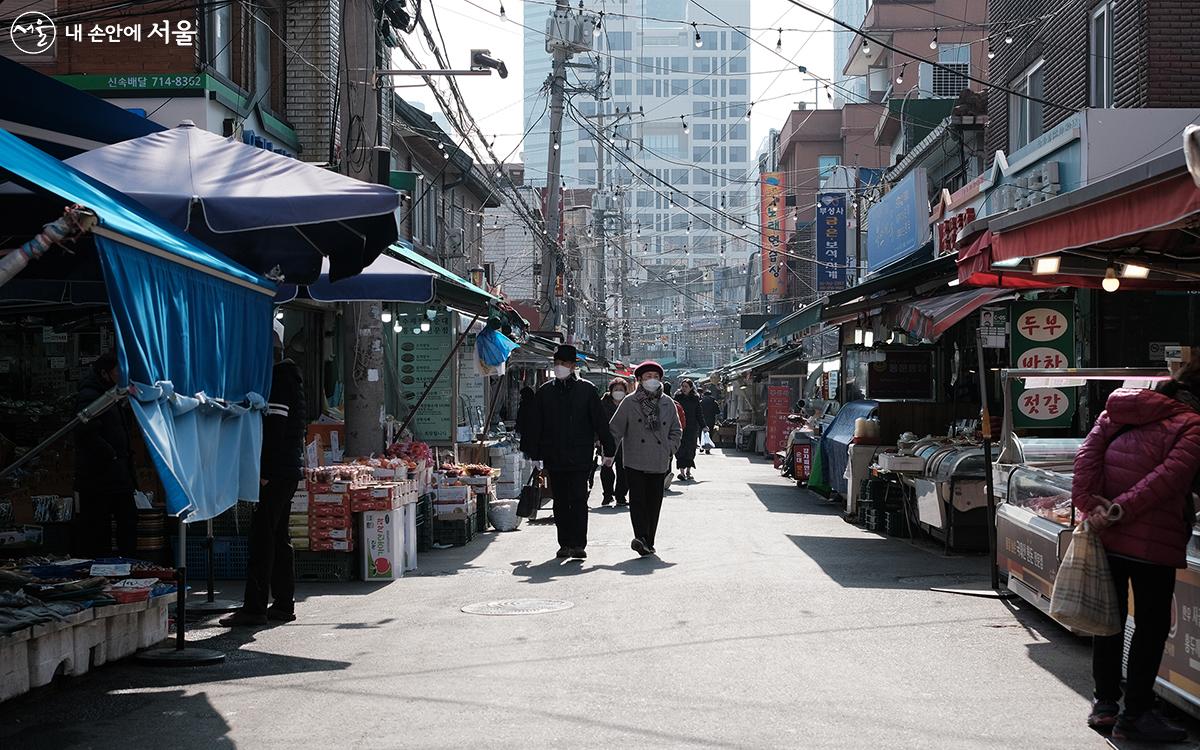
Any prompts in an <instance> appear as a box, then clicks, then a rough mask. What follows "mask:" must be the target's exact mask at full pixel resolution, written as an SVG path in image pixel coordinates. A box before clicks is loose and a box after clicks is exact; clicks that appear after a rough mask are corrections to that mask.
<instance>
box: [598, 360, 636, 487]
mask: <svg viewBox="0 0 1200 750" xmlns="http://www.w3.org/2000/svg"><path fill="white" fill-rule="evenodd" d="M628 394H629V381H627V380H625V378H613V379H612V380H610V381H609V383H608V393H606V394H604V398H602V399H600V403H601V404H602V405H603V406H604V417H605V419H606V420H608V421H610V422H611V421H612V418H613V415H615V414H616V413H617V407H618V406H620V404H621V401H622V400H624V399H625V397H626V396H627V395H628ZM599 450H600V452H601V456H603V448H600V449H599ZM622 458H623V456H622V450H621V446H619V445H618V446H617V452H616V455H615V456H613V464H612V466H607V465H606V466H604V467H603V468H601V469H600V484H601V486H602V487H603V488H604V501H603V502H602V503H601V504H602V505H612V504H613V502H616V504H617V505H618V506H622V507H623V506H625V505H628V504H629V501H628V500H627V498H628V496H629V490H628V487H629V485H628V483H627V481H626V479H625V463H624V461H622Z"/></svg>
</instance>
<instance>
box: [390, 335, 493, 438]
mask: <svg viewBox="0 0 1200 750" xmlns="http://www.w3.org/2000/svg"><path fill="white" fill-rule="evenodd" d="M479 316H480V314H479V313H475V317H474V318H471V322H470V323H469V324H468V325H467V327H466V330H464V331H463V332H462V333H461V334H459V337H458V341H455V342H454V348H453V349H451V350H450V353H449V354H447V355H446V358H445V359H444V360H442V366H441V367H439V368H438V371H437V372H436V373H434V375H433V378H432V379H431V380H430V381H429V382H428V383H426V384H425V390H424V391H423V392H422V393H421V397H420V398H419V399H417V403H416V404H414V405H413V408H411V409H409V410H408V416H406V417H405V418H404V424H402V425H400V429H399V431H398V433H399V434H400V435H403V434H404V431H405V430H407V429H408V426H409V425H410V424H412V421H413V417H415V416H416V415H417V410H418V409H420V408H421V404H423V403H425V399H426V398H427V397H428V396H429V392H430V391H432V390H433V386H435V385H437V382H438V380H440V379H441V377H442V373H443V372H445V371H446V367H447V366H448V365H449V364H450V362H451V361H453V359H454V357H455V356H456V355H457V354H458V348H459V347H460V346H462V343H463V342H464V341H466V340H467V334H468V333H470V332H471V326H473V325H475V323H476V322H477V321H478V320H479Z"/></svg>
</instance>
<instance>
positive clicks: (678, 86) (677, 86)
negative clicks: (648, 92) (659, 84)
mask: <svg viewBox="0 0 1200 750" xmlns="http://www.w3.org/2000/svg"><path fill="white" fill-rule="evenodd" d="M687 90H688V82H687V81H686V80H684V79H682V78H672V79H671V96H683V95H684V94H686V93H687Z"/></svg>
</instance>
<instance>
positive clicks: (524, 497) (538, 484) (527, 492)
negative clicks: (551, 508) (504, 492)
mask: <svg viewBox="0 0 1200 750" xmlns="http://www.w3.org/2000/svg"><path fill="white" fill-rule="evenodd" d="M541 507H542V473H541V472H540V471H538V470H537V469H534V470H533V474H532V475H530V477H529V484H527V485H525V486H524V487H522V488H521V499H520V500H518V501H517V515H518V516H520V517H521V518H528V519H529V520H530V521H532V520H534V519H536V518H537V514H538V511H539V510H541Z"/></svg>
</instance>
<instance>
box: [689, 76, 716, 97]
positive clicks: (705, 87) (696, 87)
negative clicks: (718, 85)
mask: <svg viewBox="0 0 1200 750" xmlns="http://www.w3.org/2000/svg"><path fill="white" fill-rule="evenodd" d="M711 91H712V81H710V80H708V79H707V78H705V79H704V80H703V81H696V82H695V83H693V84H692V93H693V94H696V95H699V96H709V95H710V92H711Z"/></svg>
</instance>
